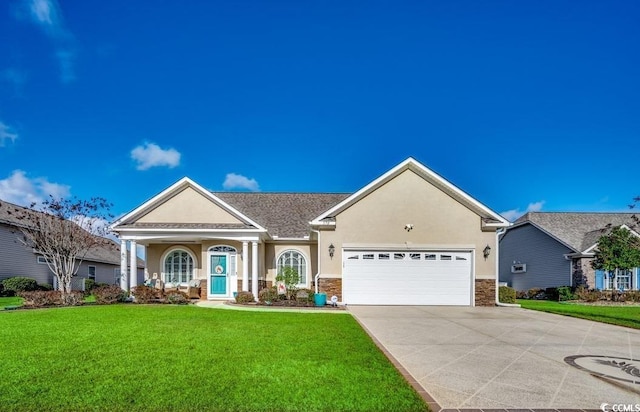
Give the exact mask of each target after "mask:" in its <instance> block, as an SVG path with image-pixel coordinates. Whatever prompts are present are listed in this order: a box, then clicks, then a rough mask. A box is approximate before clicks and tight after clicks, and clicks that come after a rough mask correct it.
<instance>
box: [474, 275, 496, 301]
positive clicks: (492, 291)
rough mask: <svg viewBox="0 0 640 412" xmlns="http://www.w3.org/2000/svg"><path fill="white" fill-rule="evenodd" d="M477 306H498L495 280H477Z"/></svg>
mask: <svg viewBox="0 0 640 412" xmlns="http://www.w3.org/2000/svg"><path fill="white" fill-rule="evenodd" d="M475 297H476V306H495V305H496V281H495V279H476V296H475Z"/></svg>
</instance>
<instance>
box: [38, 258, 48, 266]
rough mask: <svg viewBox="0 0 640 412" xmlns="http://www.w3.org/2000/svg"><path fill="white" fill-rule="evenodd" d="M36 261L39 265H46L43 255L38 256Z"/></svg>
mask: <svg viewBox="0 0 640 412" xmlns="http://www.w3.org/2000/svg"><path fill="white" fill-rule="evenodd" d="M38 263H39V264H41V265H46V264H47V258H46V257H44V256H38Z"/></svg>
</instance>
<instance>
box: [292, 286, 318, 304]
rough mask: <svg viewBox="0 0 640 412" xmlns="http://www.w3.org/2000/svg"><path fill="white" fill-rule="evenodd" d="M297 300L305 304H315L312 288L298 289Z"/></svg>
mask: <svg viewBox="0 0 640 412" xmlns="http://www.w3.org/2000/svg"><path fill="white" fill-rule="evenodd" d="M295 297H296V301H298V303H301V304H304V305H311V306H313V305H314V303H315V300H314V292H313V291H312V290H311V289H298V291H297V292H296V295H295Z"/></svg>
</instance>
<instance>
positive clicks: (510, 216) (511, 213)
mask: <svg viewBox="0 0 640 412" xmlns="http://www.w3.org/2000/svg"><path fill="white" fill-rule="evenodd" d="M543 205H544V200H541V201H539V202H534V203H529V205H528V206H527V208H526V209H525V210H524V212H523V211H521V210H520V209H511V210H507V211H506V212H502V213H500V214H501V215H502V217H504V218H505V219H507V220H508V221H509V222H513V221H514V220H516V219H517V218H519V217H520V216H522V215H524V214H525V213H528V212H539V211H541V210H542V206H543Z"/></svg>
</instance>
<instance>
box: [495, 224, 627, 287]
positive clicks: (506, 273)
mask: <svg viewBox="0 0 640 412" xmlns="http://www.w3.org/2000/svg"><path fill="white" fill-rule="evenodd" d="M632 216H633V213H573V212H560V213H554V212H530V213H527V214H525V215H523V216H522V217H520V218H519V219H517V220H516V221H515V222H514V224H513V226H511V227H509V228H507V229H506V230H505V231H504V233H503V234H502V235H501V236H500V258H499V260H500V263H499V268H500V269H499V270H500V282H506V283H507V284H508V286H511V287H513V288H514V289H516V290H519V291H526V290H529V289H533V288H548V287H558V286H580V285H582V286H584V287H586V288H588V289H598V290H610V289H623V290H638V289H639V288H638V286H639V283H640V278H639V276H640V271H639V270H638V268H635V269H633V270H630V271H627V272H623V273H620V274H618V276H617V278H616V276H614V275H613V274H612V273H607V272H605V271H601V270H595V269H593V267H592V266H591V262H592V261H593V258H594V256H595V251H596V249H597V245H598V240H599V239H600V237H601V236H602V235H605V234H607V233H609V231H610V229H611V228H613V227H619V226H626V227H627V228H630V227H633V226H634V223H635V222H634V221H633V219H632Z"/></svg>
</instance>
